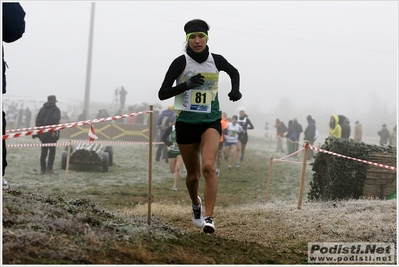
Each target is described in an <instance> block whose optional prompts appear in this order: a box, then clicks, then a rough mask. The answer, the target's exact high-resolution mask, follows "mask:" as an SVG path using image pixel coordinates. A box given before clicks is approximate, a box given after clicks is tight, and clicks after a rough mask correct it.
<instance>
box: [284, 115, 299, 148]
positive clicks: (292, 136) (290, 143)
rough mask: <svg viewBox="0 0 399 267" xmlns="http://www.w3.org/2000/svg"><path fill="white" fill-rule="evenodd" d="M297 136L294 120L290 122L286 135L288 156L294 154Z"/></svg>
mask: <svg viewBox="0 0 399 267" xmlns="http://www.w3.org/2000/svg"><path fill="white" fill-rule="evenodd" d="M296 136H297V134H296V131H295V127H294V122H293V121H292V120H289V121H288V130H287V134H286V135H285V137H286V138H287V150H288V155H289V154H292V153H294V151H295V141H296Z"/></svg>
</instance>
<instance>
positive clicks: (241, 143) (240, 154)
mask: <svg viewBox="0 0 399 267" xmlns="http://www.w3.org/2000/svg"><path fill="white" fill-rule="evenodd" d="M239 115H240V116H239V117H238V119H237V123H238V124H239V125H241V127H242V128H243V131H242V132H241V133H240V135H239V136H238V150H237V160H236V167H237V168H239V167H240V161H243V160H244V154H245V148H246V147H247V143H248V132H247V131H248V130H252V129H255V127H254V126H253V124H252V122H251V120H250V119H249V118H248V115H247V114H246V113H245V110H244V108H240V110H239Z"/></svg>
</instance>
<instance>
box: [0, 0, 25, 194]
mask: <svg viewBox="0 0 399 267" xmlns="http://www.w3.org/2000/svg"><path fill="white" fill-rule="evenodd" d="M2 7H3V8H2V9H3V42H5V43H12V42H15V41H16V40H18V39H19V38H21V37H22V35H23V34H24V32H25V11H24V9H23V8H22V6H21V5H20V4H19V3H2ZM2 57H3V65H2V68H3V94H5V93H6V85H7V82H6V66H7V64H6V62H5V60H4V46H3V47H2ZM6 125H7V122H6V114H5V112H4V111H3V129H2V133H3V135H5V133H6ZM2 142H3V144H2V150H3V151H2V152H3V164H2V166H3V172H2V176H3V188H4V189H7V188H8V182H7V181H6V180H4V174H5V170H6V166H7V159H6V158H7V149H6V141H5V139H3V141H2Z"/></svg>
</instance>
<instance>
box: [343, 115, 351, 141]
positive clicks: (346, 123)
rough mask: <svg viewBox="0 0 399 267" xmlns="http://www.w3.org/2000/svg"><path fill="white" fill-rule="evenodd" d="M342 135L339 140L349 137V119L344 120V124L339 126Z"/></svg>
mask: <svg viewBox="0 0 399 267" xmlns="http://www.w3.org/2000/svg"><path fill="white" fill-rule="evenodd" d="M341 128H342V134H341V138H345V139H349V137H350V135H351V126H350V125H349V119H348V118H345V119H344V122H343V123H342V124H341Z"/></svg>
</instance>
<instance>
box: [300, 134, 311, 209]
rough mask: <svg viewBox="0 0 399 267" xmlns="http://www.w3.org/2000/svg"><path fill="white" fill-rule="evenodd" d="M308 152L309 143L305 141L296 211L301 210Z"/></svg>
mask: <svg viewBox="0 0 399 267" xmlns="http://www.w3.org/2000/svg"><path fill="white" fill-rule="evenodd" d="M308 152H309V141H307V140H306V141H305V150H304V152H303V161H302V172H301V180H300V183H299V194H298V209H301V208H302V197H303V188H304V184H305V174H306V163H307V160H308Z"/></svg>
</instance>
